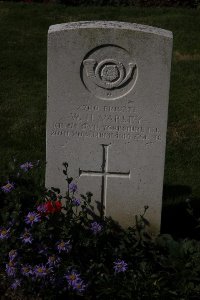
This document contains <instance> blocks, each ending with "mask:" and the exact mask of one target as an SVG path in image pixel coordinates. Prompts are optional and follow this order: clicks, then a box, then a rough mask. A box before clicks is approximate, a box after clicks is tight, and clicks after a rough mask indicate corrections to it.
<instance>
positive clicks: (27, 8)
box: [0, 2, 200, 201]
mask: <svg viewBox="0 0 200 300" xmlns="http://www.w3.org/2000/svg"><path fill="white" fill-rule="evenodd" d="M79 20H118V21H125V22H134V23H140V24H147V25H152V26H156V27H161V28H165V29H168V30H171V31H173V34H174V50H173V61H172V72H171V90H170V103H169V119H168V134H167V149H166V166H165V184H166V186H167V187H176V186H177V187H179V190H180V196H181V195H184V191H188V190H189V192H187V193H186V194H188V193H190V190H192V194H193V196H194V197H200V184H199V178H200V106H199V101H200V89H199V86H200V32H199V28H200V10H192V9H175V8H125V7H123V8H112V7H109V8H108V7H102V8H95V7H82V8H79V7H65V6H62V5H54V4H48V5H44V4H23V3H9V2H5V3H4V2H0V45H1V46H0V174H3V173H5V170H6V168H7V165H8V163H9V161H10V160H11V159H12V157H17V158H18V159H19V161H20V162H24V161H27V160H34V159H35V160H36V159H40V160H45V120H46V60H47V57H46V56H47V43H46V41H47V31H48V27H49V26H50V25H52V24H56V23H64V22H72V21H79ZM169 190H170V189H168V191H169ZM177 191H178V189H177ZM178 196H179V195H178ZM165 201H167V200H165ZM168 201H169V200H168Z"/></svg>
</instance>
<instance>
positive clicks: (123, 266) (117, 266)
mask: <svg viewBox="0 0 200 300" xmlns="http://www.w3.org/2000/svg"><path fill="white" fill-rule="evenodd" d="M113 264H114V266H113V269H114V270H115V273H120V272H125V271H126V270H127V269H128V265H127V263H126V262H125V261H124V260H121V259H117V260H116V261H115V262H114V263H113Z"/></svg>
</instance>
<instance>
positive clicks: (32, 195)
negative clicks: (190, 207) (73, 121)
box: [0, 162, 200, 300]
mask: <svg viewBox="0 0 200 300" xmlns="http://www.w3.org/2000/svg"><path fill="white" fill-rule="evenodd" d="M38 168H40V165H39V164H38V163H31V162H26V163H24V164H22V165H20V166H19V167H13V170H12V172H10V173H9V174H8V176H7V177H5V178H4V179H3V181H2V183H1V188H0V189H1V192H0V204H1V212H0V279H1V280H0V288H1V291H0V294H1V295H4V296H5V298H4V299H15V300H16V299H23V300H24V299H71V300H73V299H91V300H95V299H100V300H101V299H108V300H109V299H110V300H112V299H113V300H117V299H131V300H132V299H136V300H140V299H148V300H149V299H199V297H200V242H199V241H195V240H182V241H179V242H178V241H175V240H174V239H172V237H171V236H169V235H161V236H158V237H154V238H150V236H149V234H148V233H147V227H149V223H148V221H147V220H146V219H145V211H146V209H147V207H145V209H144V213H143V214H142V215H141V216H140V217H137V218H136V225H135V226H134V227H131V228H128V229H126V230H125V229H123V228H121V227H120V225H119V224H117V223H116V222H115V221H114V220H112V219H111V218H105V217H99V216H98V215H97V214H96V213H95V212H94V207H93V206H92V205H91V203H92V202H91V199H92V194H91V193H89V192H88V193H87V194H86V195H80V196H78V193H77V185H76V183H75V182H74V181H73V179H72V178H70V177H69V176H68V172H67V169H68V165H67V164H66V163H65V164H64V171H63V173H64V175H65V177H66V190H67V192H66V195H64V196H61V194H60V191H59V189H57V188H51V190H46V189H44V188H43V186H42V184H41V180H40V177H39V176H38V174H39V173H37V172H38ZM148 231H149V229H148ZM32 297H33V298H32ZM195 297H196V298H195Z"/></svg>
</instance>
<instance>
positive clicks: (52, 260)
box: [47, 255, 61, 267]
mask: <svg viewBox="0 0 200 300" xmlns="http://www.w3.org/2000/svg"><path fill="white" fill-rule="evenodd" d="M60 261H61V259H60V257H58V256H56V255H51V256H49V258H48V262H47V265H48V266H49V267H58V266H59V263H60Z"/></svg>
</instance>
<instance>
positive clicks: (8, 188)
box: [1, 181, 15, 193]
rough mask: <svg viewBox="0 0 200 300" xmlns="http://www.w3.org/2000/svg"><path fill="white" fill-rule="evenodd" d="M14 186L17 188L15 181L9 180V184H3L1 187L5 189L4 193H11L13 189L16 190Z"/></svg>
mask: <svg viewBox="0 0 200 300" xmlns="http://www.w3.org/2000/svg"><path fill="white" fill-rule="evenodd" d="M14 188H15V185H14V183H13V182H10V181H7V184H6V185H3V186H2V187H1V189H2V191H3V192H4V193H10V192H11V191H12V190H14Z"/></svg>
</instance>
